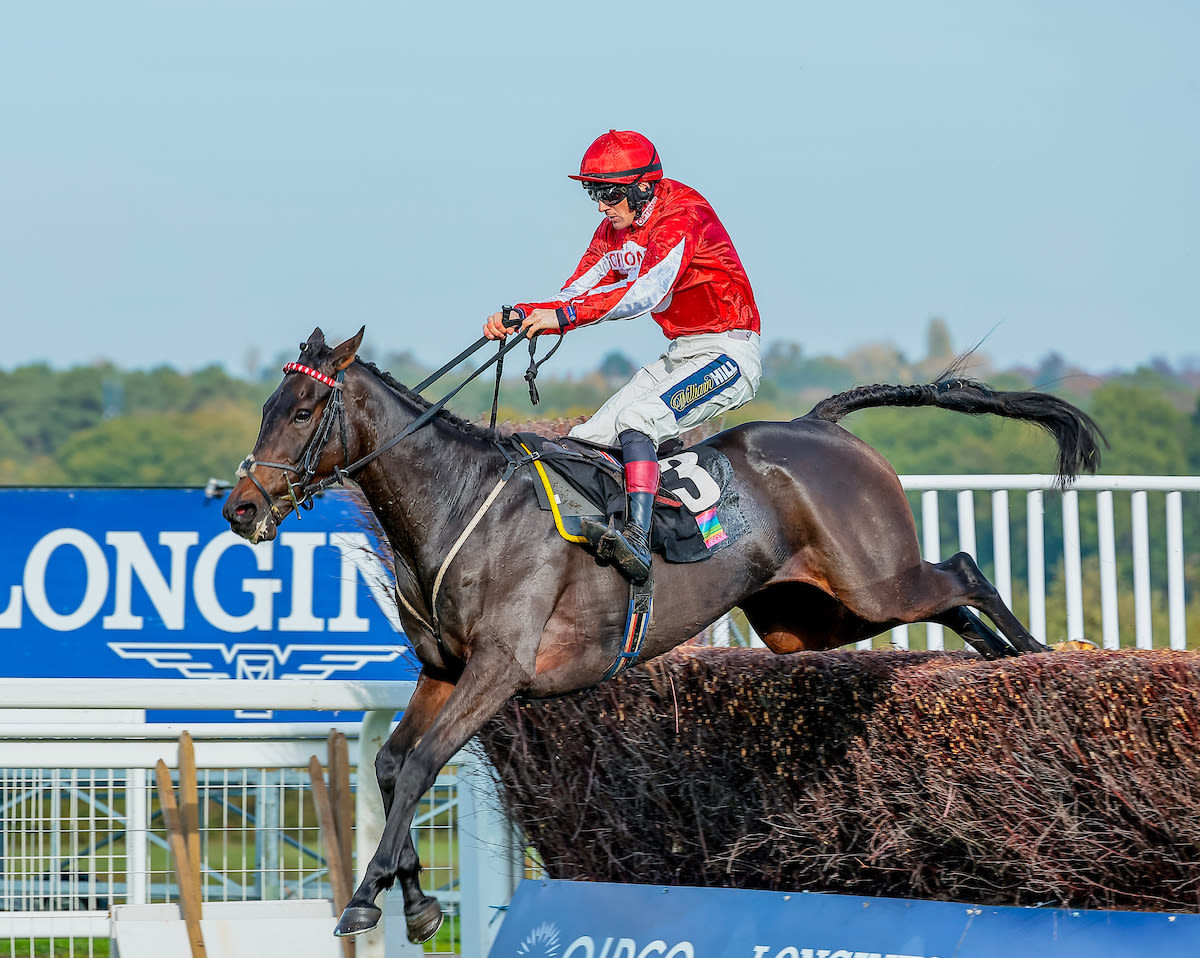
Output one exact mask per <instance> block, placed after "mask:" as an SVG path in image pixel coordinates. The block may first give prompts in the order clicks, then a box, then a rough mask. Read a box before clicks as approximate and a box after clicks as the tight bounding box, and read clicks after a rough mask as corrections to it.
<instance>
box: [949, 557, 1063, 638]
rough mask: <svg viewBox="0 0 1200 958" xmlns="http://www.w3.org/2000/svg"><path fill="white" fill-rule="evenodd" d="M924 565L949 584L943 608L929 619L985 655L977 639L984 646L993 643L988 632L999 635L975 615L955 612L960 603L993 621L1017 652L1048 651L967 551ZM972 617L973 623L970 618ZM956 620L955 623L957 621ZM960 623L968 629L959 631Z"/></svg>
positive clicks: (993, 635)
mask: <svg viewBox="0 0 1200 958" xmlns="http://www.w3.org/2000/svg"><path fill="white" fill-rule="evenodd" d="M927 568H932V569H936V570H937V571H938V572H939V573H943V574H944V576H945V577H946V579H947V580H948V581H947V582H946V584H947V585H949V586H951V588H950V589H949V591H948V594H947V597H946V601H945V602H944V604H943V605H942V607H941V608H940V609H937V610H935V611H934V612H933V613H932V614H930V615H928V616H927V618H928V619H929V620H930V621H933V622H942V623H943V624H945V625H948V626H950V628H952V629H954V631H956V632H958V633H959V634H960V635H961V636H962V637H963V638H964V639H966V640H967V641H968V642H970V643H971V645H973V646H974V647H975V648H977V649H979V651H980V652H981V653H982V654H983V655H985V656H986V655H987V653H986V652H984V651H983V649H982V648H980V646H979V644H978V642H980V641H982V642H983V643H984V644H985V645H987V646H989V647H991V646H992V645H993V642H992V641H991V639H989V638H988V634H990V635H991V637H992V639H995V638H998V637H997V636H996V634H995V633H994V632H992V631H991V630H990V629H987V626H985V625H984V624H983V623H982V622H980V621H979V618H978V617H977V616H974V615H972V614H971V613H970V612H969V611H967V612H966V615H967V616H968V618H965V619H964V618H963V617H962V616H961V615H958V614H957V613H956V611H955V610H956V609H958V608H959V607H960V606H971V607H972V608H976V609H978V610H979V611H980V612H982V613H983V614H984V615H986V616H987V617H988V618H990V619H991V620H992V621H993V622H995V623H996V627H997V628H998V629H999V630H1000V632H1001V634H1002V635H1003V636H1004V637H1005V638H1006V639H1008V641H1009V642H1011V643H1012V645H1013V647H1014V648H1016V649H1018V650H1019V651H1021V652H1046V651H1048V649H1047V648H1046V646H1044V645H1042V643H1041V642H1039V641H1038V640H1037V639H1035V638H1034V637H1033V636H1032V635H1030V634H1029V630H1028V629H1026V628H1025V626H1023V625H1022V624H1021V621H1020V620H1019V619H1018V618H1017V617H1016V616H1015V615H1013V613H1012V610H1010V609H1009V607H1008V606H1006V605H1005V604H1004V600H1003V599H1001V598H1000V593H999V592H997V591H996V587H995V586H994V585H992V584H991V583H990V582H988V580H987V579H986V578H985V577H984V574H983V573H982V572H980V571H979V566H977V565H976V564H975V560H974V559H972V558H971V557H970V556H969V555H967V553H965V552H959V553H956V554H955V555H952V556H951V557H950V558H949V559H947V560H946V561H945V562H939V563H937V564H936V565H933V566H932V567H927ZM972 619H973V620H974V622H972V621H971V620H972ZM956 621H957V623H958V624H956ZM959 625H963V626H966V627H967V631H966V632H964V631H962V629H960V628H959ZM978 627H982V628H983V629H986V630H987V631H986V633H983V632H979V631H977V629H978Z"/></svg>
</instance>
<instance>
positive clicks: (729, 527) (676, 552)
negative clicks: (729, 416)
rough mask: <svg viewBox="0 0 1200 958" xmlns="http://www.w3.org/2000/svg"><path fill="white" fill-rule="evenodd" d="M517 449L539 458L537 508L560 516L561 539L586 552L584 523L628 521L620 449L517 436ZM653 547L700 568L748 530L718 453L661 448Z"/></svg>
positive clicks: (676, 445) (677, 446) (671, 446)
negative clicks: (540, 467) (590, 521)
mask: <svg viewBox="0 0 1200 958" xmlns="http://www.w3.org/2000/svg"><path fill="white" fill-rule="evenodd" d="M512 438H513V442H514V444H516V446H517V448H521V449H523V451H525V452H536V453H538V455H539V456H540V459H539V460H538V461H537V462H538V463H539V464H542V465H544V466H545V467H547V468H544V469H541V470H539V474H538V478H539V479H540V480H541V481H539V482H536V483H535V484H534V486H535V489H536V490H537V497H538V505H540V506H541V508H542V509H544V510H546V511H547V512H551V513H553V514H554V522H555V526H556V527H557V529H558V531H559V534H560V535H561V536H562V537H563V538H564V539H566V540H567V541H568V542H576V543H579V544H581V545H586V542H587V540H586V538H585V537H584V536H583V534H582V530H581V522H580V520H581V519H582V518H584V517H588V518H592V519H597V520H599V519H603V520H604V522H609V521H613V520H616V521H617V522H618V523H619V522H621V521H622V520H623V519H624V516H625V480H624V471H623V468H622V465H621V460H620V459H619V458H618V455H617V454H618V453H619V452H620V450H619V449H616V448H613V447H609V446H597V445H594V444H592V443H589V442H583V441H581V440H577V439H571V438H561V439H547V438H545V437H544V436H537V435H534V434H533V433H517V434H515V435H514V436H513V437H512ZM659 456H660V457H662V458H660V459H659V461H658V466H659V484H658V493H657V494H656V495H655V497H654V517H653V521H652V523H651V526H650V547H651V549H652V550H653V551H655V552H657V553H659V554H660V555H661V556H662V557H663V558H664V559H666V561H668V562H700V561H702V560H703V559H707V558H708V557H709V556H711V555H713V554H714V553H716V552H718V551H720V550H721V549H723V548H725V547H726V546H728V545H732V544H733V543H734V542H736V541H737V540H738V539H740V538H741V537H742V536H743V535H744V534H745V533H746V532H747V531H748V530H749V528H750V525H749V522H748V520H747V519H746V517H745V516H744V515H743V514H742V510H741V506H740V504H739V502H738V495H737V493H736V492H735V491H734V490H733V488H732V482H731V480H732V478H733V468H732V466H730V464H729V460H728V459H726V458H725V456H723V455H722V454H721V453H720V452H718V451H717V450H715V449H712V448H711V447H709V446H706V445H704V444H703V443H701V444H700V445H697V446H692V447H691V448H690V449H683V448H682V443H679V442H678V441H677V440H673V441H671V442H669V443H666V444H664V446H663V447H662V448H660V449H659Z"/></svg>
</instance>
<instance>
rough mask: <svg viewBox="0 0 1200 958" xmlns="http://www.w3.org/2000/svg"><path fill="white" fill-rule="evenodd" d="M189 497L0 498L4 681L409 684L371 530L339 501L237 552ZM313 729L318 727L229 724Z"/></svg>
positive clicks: (225, 530) (124, 493)
mask: <svg viewBox="0 0 1200 958" xmlns="http://www.w3.org/2000/svg"><path fill="white" fill-rule="evenodd" d="M221 504H222V501H221V500H220V499H216V498H210V497H207V496H205V494H204V492H203V491H202V490H199V489H196V490H191V489H0V517H2V518H3V523H4V538H5V541H4V549H3V550H2V551H0V643H3V650H4V654H3V659H2V662H3V664H2V665H0V668H2V669H3V671H4V674H5V675H7V676H14V677H37V678H126V679H128V678H149V677H158V678H178V679H191V680H202V679H209V678H244V679H268V678H274V679H288V678H303V679H332V678H351V677H353V678H362V679H412V678H415V676H416V673H417V671H418V668H419V666H418V664H417V662H416V659H415V658H414V657H413V655H412V651H411V649H410V647H409V645H408V643H407V641H406V639H405V636H404V634H403V632H402V630H401V626H400V621H399V619H398V617H397V614H396V600H395V596H394V593H393V589H394V580H393V578H392V572H391V568H390V566H389V564H388V562H386V561H385V559H384V558H383V557H382V556H381V554H380V553H381V552H382V551H383V550H382V547H381V542H380V537H379V531H378V527H377V526H376V525H375V524H374V520H373V517H371V515H370V512H369V511H368V510H367V509H366V508H365V506H363V505H360V503H359V501H358V500H356V499H355V498H354V497H353V496H351V495H350V494H349V493H348V492H345V491H341V490H338V491H333V492H329V493H327V494H325V495H323V496H322V497H321V498H320V499H319V500H318V502H317V505H316V507H315V508H314V509H313V510H312V511H311V512H305V513H303V521H302V522H297V521H296V520H295V519H289V520H288V522H287V523H286V524H285V526H284V529H286V531H281V532H280V533H279V535H278V537H277V538H276V539H275V540H274V541H273V542H264V543H260V544H258V545H255V546H252V545H250V543H248V542H247V541H246V540H244V539H241V538H239V537H238V536H236V535H234V534H233V533H232V532H230V531H229V526H228V524H227V523H226V522H225V520H224V519H223V518H222V517H221ZM185 717H186V718H187V719H188V720H191V721H196V720H207V721H217V720H228V719H229V718H230V717H231V716H230V715H229V713H223V714H222V713H215V712H203V713H165V712H154V713H151V714H149V715H148V716H147V718H148V719H149V720H150V721H156V720H159V721H166V720H177V719H182V718H185ZM233 717H235V718H239V719H247V720H252V719H268V718H270V719H274V720H276V721H278V720H281V719H290V720H295V719H299V718H312V719H313V720H320V721H329V713H306V714H303V715H298V714H295V713H275V714H274V715H270V714H269V713H237V714H236V715H235V716H233Z"/></svg>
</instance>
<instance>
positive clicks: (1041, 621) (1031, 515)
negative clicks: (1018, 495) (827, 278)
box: [1025, 489, 1046, 642]
mask: <svg viewBox="0 0 1200 958" xmlns="http://www.w3.org/2000/svg"><path fill="white" fill-rule="evenodd" d="M1025 503H1026V510H1027V511H1026V516H1025V537H1026V539H1027V540H1028V541H1027V543H1026V551H1027V561H1028V563H1029V633H1030V634H1031V635H1032V636H1033V637H1034V638H1035V639H1037V640H1038V641H1039V642H1045V641H1046V541H1045V522H1046V507H1045V503H1044V502H1043V497H1042V491H1041V490H1040V489H1034V490H1032V491H1031V492H1030V493H1029V495H1027V496H1026V497H1025Z"/></svg>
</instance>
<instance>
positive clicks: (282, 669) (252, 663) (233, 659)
mask: <svg viewBox="0 0 1200 958" xmlns="http://www.w3.org/2000/svg"><path fill="white" fill-rule="evenodd" d="M108 647H109V648H110V649H112V650H113V651H114V652H115V653H116V654H117V655H119V656H120V657H121V658H123V659H141V660H142V661H144V662H146V664H148V665H150V666H152V667H153V668H156V669H164V670H168V671H170V670H174V671H176V672H178V673H179V674H180V675H181V676H183V677H184V678H186V679H328V678H332V677H333V676H335V675H336V674H338V673H353V672H358V671H360V670H361V669H363V668H364V667H365V666H368V665H375V664H380V663H387V662H394V661H395V660H396V659H398V658H399V657H400V656H401V655H403V654H404V653H405V652H408V651H410V647H409V646H407V645H404V644H399V645H396V644H392V645H340V644H333V643H329V644H314V643H297V644H294V645H280V644H277V643H274V642H234V643H229V644H227V643H224V642H109V643H108Z"/></svg>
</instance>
